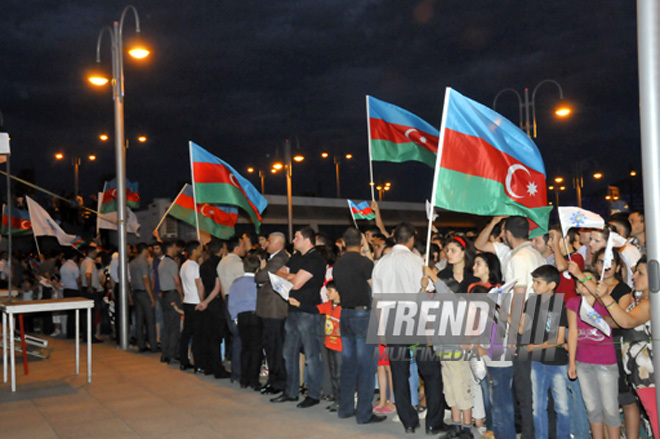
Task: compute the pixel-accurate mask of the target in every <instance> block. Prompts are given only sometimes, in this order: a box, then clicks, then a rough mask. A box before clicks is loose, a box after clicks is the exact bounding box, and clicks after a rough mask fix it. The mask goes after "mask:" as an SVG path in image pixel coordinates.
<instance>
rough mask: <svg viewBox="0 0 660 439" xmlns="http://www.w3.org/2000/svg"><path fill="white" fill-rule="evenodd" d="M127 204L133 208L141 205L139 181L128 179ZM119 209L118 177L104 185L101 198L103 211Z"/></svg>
mask: <svg viewBox="0 0 660 439" xmlns="http://www.w3.org/2000/svg"><path fill="white" fill-rule="evenodd" d="M126 206H127V207H130V208H131V209H137V208H139V207H140V193H139V192H138V183H137V181H136V182H131V181H129V180H128V179H126ZM116 211H117V179H116V178H113V179H112V180H110V181H107V182H105V184H104V185H103V198H102V199H101V210H100V211H99V212H101V213H108V212H116Z"/></svg>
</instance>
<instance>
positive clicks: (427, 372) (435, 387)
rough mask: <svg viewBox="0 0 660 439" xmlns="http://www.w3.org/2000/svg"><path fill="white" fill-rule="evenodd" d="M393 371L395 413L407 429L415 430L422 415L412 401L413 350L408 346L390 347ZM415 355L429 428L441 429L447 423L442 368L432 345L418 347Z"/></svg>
mask: <svg viewBox="0 0 660 439" xmlns="http://www.w3.org/2000/svg"><path fill="white" fill-rule="evenodd" d="M387 349H388V353H389V356H390V368H391V369H392V382H393V384H394V397H395V399H396V412H397V414H398V415H399V419H401V423H402V424H403V426H404V427H416V426H417V425H418V424H419V415H418V413H417V410H415V409H414V408H413V406H412V404H411V402H410V385H409V384H408V379H409V378H410V358H411V357H410V348H408V347H407V346H389V347H388V348H387ZM415 352H416V356H415V360H416V361H417V369H418V370H419V374H420V375H421V376H422V378H423V379H424V388H425V389H427V391H426V392H425V394H426V406H427V408H428V409H427V412H426V413H427V414H426V427H427V428H439V427H440V426H442V425H443V424H444V420H443V419H444V414H445V408H446V403H445V396H444V393H443V385H442V369H441V366H440V362H439V361H438V359H437V357H435V355H434V351H433V348H432V347H431V346H422V347H418V348H417V350H416V351H415Z"/></svg>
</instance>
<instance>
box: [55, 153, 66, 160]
mask: <svg viewBox="0 0 660 439" xmlns="http://www.w3.org/2000/svg"><path fill="white" fill-rule="evenodd" d="M63 158H64V154H62V153H61V152H58V153H57V154H55V159H56V160H62V159H63Z"/></svg>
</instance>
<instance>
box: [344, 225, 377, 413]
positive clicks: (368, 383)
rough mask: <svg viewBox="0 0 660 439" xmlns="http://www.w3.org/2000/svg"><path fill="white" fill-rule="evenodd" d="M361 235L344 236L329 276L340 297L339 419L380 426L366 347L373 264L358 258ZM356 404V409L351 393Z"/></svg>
mask: <svg viewBox="0 0 660 439" xmlns="http://www.w3.org/2000/svg"><path fill="white" fill-rule="evenodd" d="M361 241H362V234H361V233H360V231H359V230H358V229H356V228H353V227H351V228H349V229H348V230H346V232H344V242H345V243H346V252H345V253H344V254H343V255H342V256H341V257H340V258H339V259H338V260H337V262H336V263H335V265H334V267H333V270H332V274H333V278H334V281H335V285H336V286H337V291H339V296H340V297H341V318H340V319H339V325H340V334H341V343H342V354H341V361H342V363H341V364H342V365H341V377H340V382H339V383H340V384H339V387H340V392H339V394H340V401H339V410H338V415H339V417H340V418H347V417H349V416H352V415H355V420H356V421H357V423H358V424H367V423H371V422H380V421H383V420H385V418H386V417H385V416H383V415H376V414H374V413H373V407H372V403H371V401H372V400H373V396H374V379H373V377H374V374H375V373H376V360H375V358H374V348H375V347H376V345H372V344H367V343H366V341H367V329H368V328H369V312H370V311H369V310H370V309H371V272H372V271H373V269H374V263H373V262H372V261H371V260H370V259H369V258H366V257H364V256H362V255H361V254H360V244H361ZM356 387H357V392H358V400H357V410H356V409H355V401H354V397H353V395H354V393H355V389H356Z"/></svg>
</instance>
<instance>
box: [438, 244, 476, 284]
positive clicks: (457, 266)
mask: <svg viewBox="0 0 660 439" xmlns="http://www.w3.org/2000/svg"><path fill="white" fill-rule="evenodd" d="M445 252H446V254H447V267H446V268H445V269H444V270H442V271H441V272H439V273H438V274H437V276H438V278H439V279H440V280H442V281H443V282H444V283H445V284H447V286H448V287H449V289H450V290H452V291H453V292H454V293H467V292H468V287H469V286H470V285H472V284H473V283H475V282H479V279H478V278H477V277H476V276H475V275H474V274H473V271H472V266H473V264H474V255H475V251H474V247H473V246H472V243H471V242H470V241H468V240H467V239H465V238H463V237H461V236H451V237H449V239H448V240H447V242H446V243H445Z"/></svg>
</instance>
